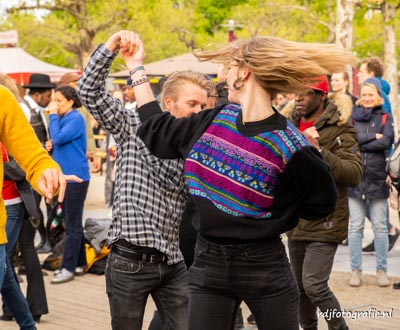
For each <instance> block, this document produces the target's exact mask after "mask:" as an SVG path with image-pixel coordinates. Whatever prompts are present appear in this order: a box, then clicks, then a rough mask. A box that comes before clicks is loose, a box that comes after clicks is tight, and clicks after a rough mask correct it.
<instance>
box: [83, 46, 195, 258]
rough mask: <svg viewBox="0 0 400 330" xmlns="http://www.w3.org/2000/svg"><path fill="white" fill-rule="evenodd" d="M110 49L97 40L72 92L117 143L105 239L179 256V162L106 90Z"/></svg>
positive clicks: (183, 190)
mask: <svg viewBox="0 0 400 330" xmlns="http://www.w3.org/2000/svg"><path fill="white" fill-rule="evenodd" d="M115 57H116V54H115V53H113V52H111V51H109V50H108V49H107V48H105V47H104V45H100V46H99V47H97V49H96V50H95V51H94V52H93V54H92V56H91V59H90V62H89V64H88V65H87V66H86V68H85V70H84V72H83V75H82V77H81V79H80V81H79V85H78V94H79V97H80V99H81V100H82V103H83V104H84V105H85V107H86V108H87V109H88V110H89V111H90V113H91V114H92V115H93V116H94V118H95V119H96V121H97V122H98V123H99V124H100V125H101V126H102V127H103V128H105V129H106V130H107V131H108V132H110V133H111V134H112V136H113V137H114V139H115V142H116V145H117V158H116V166H117V172H116V177H115V195H114V201H113V219H112V223H111V226H110V230H109V234H108V243H109V244H111V243H113V242H114V241H116V240H118V239H119V238H125V239H126V240H127V241H129V242H131V243H132V244H136V245H139V246H145V247H152V248H155V249H157V250H159V251H161V252H162V253H165V254H166V255H167V256H168V264H174V263H177V262H179V261H181V260H183V256H182V253H181V252H180V250H179V226H180V222H181V219H182V213H183V209H184V206H185V203H186V198H187V187H186V185H185V182H184V180H183V161H182V160H177V159H171V160H169V159H159V158H157V157H155V156H154V155H152V154H151V153H150V151H149V150H148V149H147V148H146V146H145V145H144V143H143V141H142V140H141V139H140V138H139V137H138V136H137V135H136V133H137V129H138V127H139V126H140V124H141V123H140V120H139V115H138V113H137V112H134V111H132V110H127V109H125V108H124V106H123V105H122V103H121V101H120V100H118V99H116V98H114V97H112V96H111V95H110V94H109V93H108V91H107V90H106V86H105V81H106V78H107V76H108V74H109V71H110V66H111V63H112V62H113V60H114V58H115Z"/></svg>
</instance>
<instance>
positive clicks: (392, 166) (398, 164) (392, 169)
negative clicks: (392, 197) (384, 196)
mask: <svg viewBox="0 0 400 330" xmlns="http://www.w3.org/2000/svg"><path fill="white" fill-rule="evenodd" d="M386 171H387V173H388V174H389V176H390V179H391V180H392V184H393V185H394V186H395V188H396V189H397V190H399V189H400V184H399V183H400V139H399V140H398V141H397V142H396V143H395V144H394V146H393V148H392V152H391V153H390V155H389V157H388V158H387V160H386Z"/></svg>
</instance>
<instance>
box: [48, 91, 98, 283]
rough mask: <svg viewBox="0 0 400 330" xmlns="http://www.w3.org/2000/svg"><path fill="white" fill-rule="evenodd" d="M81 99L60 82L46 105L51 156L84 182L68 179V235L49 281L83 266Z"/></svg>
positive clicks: (85, 171)
mask: <svg viewBox="0 0 400 330" xmlns="http://www.w3.org/2000/svg"><path fill="white" fill-rule="evenodd" d="M81 106H82V103H81V101H80V100H79V97H78V95H77V93H76V91H75V89H74V88H72V87H71V86H60V87H58V88H57V89H56V90H55V101H53V102H52V103H51V104H50V105H49V110H50V115H49V119H50V123H49V131H50V136H51V140H52V144H53V149H52V156H53V159H54V160H55V161H56V162H57V163H58V164H59V165H60V166H61V169H62V170H63V171H65V172H68V173H71V174H75V175H76V176H78V177H80V178H81V179H82V180H83V182H82V183H75V182H68V183H67V188H66V191H65V199H64V202H63V204H62V208H63V212H64V221H65V226H66V233H67V238H66V242H65V250H64V255H63V260H62V265H61V270H60V271H58V272H56V273H55V276H54V278H53V279H52V280H51V283H52V284H58V283H64V282H68V281H71V280H73V279H74V273H75V272H76V273H77V274H78V273H79V274H82V273H83V267H85V266H86V252H85V238H84V235H83V227H82V215H83V206H84V203H85V199H86V194H87V191H88V187H89V180H90V172H89V163H88V159H87V157H86V126H85V120H84V118H83V116H82V115H81V114H80V113H79V112H78V110H77V108H79V107H81Z"/></svg>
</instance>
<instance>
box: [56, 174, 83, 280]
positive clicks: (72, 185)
mask: <svg viewBox="0 0 400 330" xmlns="http://www.w3.org/2000/svg"><path fill="white" fill-rule="evenodd" d="M88 187H89V181H84V182H82V183H76V182H68V183H67V188H66V190H65V197H64V202H63V205H62V206H63V210H64V221H65V227H66V233H67V239H66V241H65V250H64V255H63V260H62V266H61V267H62V268H66V269H67V270H69V271H70V272H72V273H73V272H74V271H75V268H76V267H85V266H86V250H85V237H84V235H83V226H82V216H83V206H84V204H85V199H86V194H87V191H88Z"/></svg>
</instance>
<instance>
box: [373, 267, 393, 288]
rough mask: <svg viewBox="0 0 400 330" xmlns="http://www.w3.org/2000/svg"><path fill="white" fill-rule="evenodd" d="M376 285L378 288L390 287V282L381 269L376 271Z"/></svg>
mask: <svg viewBox="0 0 400 330" xmlns="http://www.w3.org/2000/svg"><path fill="white" fill-rule="evenodd" d="M376 283H377V284H378V286H381V287H385V286H389V285H390V280H389V278H388V277H387V275H386V272H385V271H384V270H383V269H378V270H377V271H376Z"/></svg>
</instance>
